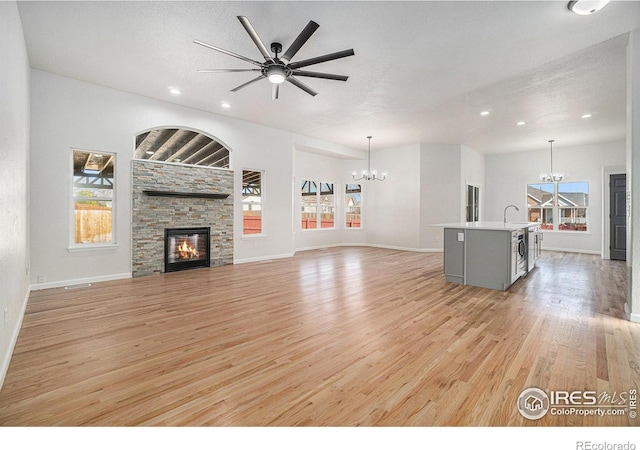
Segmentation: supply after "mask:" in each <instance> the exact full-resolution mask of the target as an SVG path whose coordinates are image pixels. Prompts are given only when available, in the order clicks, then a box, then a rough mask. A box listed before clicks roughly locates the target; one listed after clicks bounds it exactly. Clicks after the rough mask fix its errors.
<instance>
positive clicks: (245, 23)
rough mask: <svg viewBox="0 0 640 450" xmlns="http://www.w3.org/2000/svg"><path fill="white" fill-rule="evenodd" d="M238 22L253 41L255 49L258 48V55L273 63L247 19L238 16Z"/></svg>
mask: <svg viewBox="0 0 640 450" xmlns="http://www.w3.org/2000/svg"><path fill="white" fill-rule="evenodd" d="M238 20H239V21H240V23H241V24H242V26H243V27H244V29H245V30H247V33H249V36H250V37H251V39H252V40H253V43H254V44H256V47H258V50H260V53H262V56H264V59H266V60H267V61H269V62H274V61H273V58H272V57H271V55H270V54H269V50H267V47H265V45H264V44H263V43H262V40H260V36H258V33H256V30H255V29H254V28H253V26H252V25H251V22H249V19H247V18H246V17H244V16H238Z"/></svg>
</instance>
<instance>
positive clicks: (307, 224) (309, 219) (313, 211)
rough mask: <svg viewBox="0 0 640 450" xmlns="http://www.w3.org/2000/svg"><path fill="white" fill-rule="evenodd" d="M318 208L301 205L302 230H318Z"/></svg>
mask: <svg viewBox="0 0 640 450" xmlns="http://www.w3.org/2000/svg"><path fill="white" fill-rule="evenodd" d="M317 214H318V207H317V206H315V205H313V206H311V205H302V229H303V230H306V229H309V228H318V224H317V222H318V219H317Z"/></svg>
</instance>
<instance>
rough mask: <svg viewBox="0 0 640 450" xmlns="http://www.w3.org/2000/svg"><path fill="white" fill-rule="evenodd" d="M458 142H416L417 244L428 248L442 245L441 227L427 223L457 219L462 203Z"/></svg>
mask: <svg viewBox="0 0 640 450" xmlns="http://www.w3.org/2000/svg"><path fill="white" fill-rule="evenodd" d="M461 166H462V152H461V148H460V145H433V144H422V145H421V146H420V168H421V173H420V175H421V186H420V196H421V211H420V222H421V223H420V233H421V244H420V246H421V247H422V248H425V249H429V250H441V249H442V248H443V235H444V232H443V229H442V228H440V227H432V226H430V225H433V224H438V223H451V222H459V221H460V220H462V219H463V218H462V216H461V211H462V210H463V207H464V205H461V203H460V202H461V201H462V200H463V199H464V197H463V191H464V186H463V184H464V179H463V178H462V173H461V172H462V171H461Z"/></svg>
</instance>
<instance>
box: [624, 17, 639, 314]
mask: <svg viewBox="0 0 640 450" xmlns="http://www.w3.org/2000/svg"><path fill="white" fill-rule="evenodd" d="M626 162H627V206H628V211H629V213H630V216H629V218H628V219H627V308H626V309H627V311H626V312H627V314H628V315H629V317H630V319H631V320H633V321H634V322H640V225H638V224H640V28H637V29H635V30H633V31H632V32H631V34H630V36H629V44H628V47H627V141H626ZM634 192H635V195H632V193H634Z"/></svg>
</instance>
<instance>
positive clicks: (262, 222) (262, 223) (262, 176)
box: [240, 168, 266, 239]
mask: <svg viewBox="0 0 640 450" xmlns="http://www.w3.org/2000/svg"><path fill="white" fill-rule="evenodd" d="M245 172H257V173H259V174H260V202H259V203H257V204H259V205H260V232H259V233H245V232H244V231H245V228H244V206H245V204H252V205H255V204H256V203H255V202H245V200H244V198H242V199H241V204H242V238H243V239H244V238H256V237H263V236H266V232H265V223H266V221H265V208H264V205H265V185H266V183H265V171H264V170H263V169H248V168H243V169H242V175H241V180H240V183H241V187H240V195H241V196H243V195H244V193H243V191H244V173H245Z"/></svg>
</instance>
